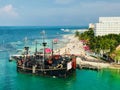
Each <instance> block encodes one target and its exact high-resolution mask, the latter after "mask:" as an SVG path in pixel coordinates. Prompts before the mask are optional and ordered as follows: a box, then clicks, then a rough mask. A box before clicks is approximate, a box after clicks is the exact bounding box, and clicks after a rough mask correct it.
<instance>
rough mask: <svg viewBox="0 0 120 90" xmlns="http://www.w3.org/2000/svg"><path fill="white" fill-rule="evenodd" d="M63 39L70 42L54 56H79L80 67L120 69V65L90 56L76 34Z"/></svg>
mask: <svg viewBox="0 0 120 90" xmlns="http://www.w3.org/2000/svg"><path fill="white" fill-rule="evenodd" d="M63 39H67V40H69V42H68V43H67V44H66V45H65V46H64V47H62V48H60V49H57V50H55V51H54V54H60V55H64V54H68V55H72V54H73V55H76V56H77V58H76V64H77V65H79V66H81V65H83V66H86V67H88V68H90V67H93V68H95V67H96V68H98V69H103V68H109V69H120V65H118V64H115V63H108V62H106V61H103V60H100V59H97V58H94V57H92V56H90V55H88V54H87V53H86V52H85V50H84V48H83V43H82V42H81V41H79V40H78V38H76V37H75V36H74V34H68V35H64V36H63Z"/></svg>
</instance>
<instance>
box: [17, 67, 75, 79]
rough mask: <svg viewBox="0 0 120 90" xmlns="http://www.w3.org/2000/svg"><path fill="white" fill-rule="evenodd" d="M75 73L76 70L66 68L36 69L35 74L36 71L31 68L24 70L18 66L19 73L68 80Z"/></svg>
mask: <svg viewBox="0 0 120 90" xmlns="http://www.w3.org/2000/svg"><path fill="white" fill-rule="evenodd" d="M75 71H76V69H73V68H72V69H69V70H67V69H66V68H61V69H36V70H35V72H34V70H33V69H31V68H23V67H20V66H17V72H20V73H27V74H32V75H39V76H47V77H59V78H66V77H69V76H71V75H73V74H74V73H75Z"/></svg>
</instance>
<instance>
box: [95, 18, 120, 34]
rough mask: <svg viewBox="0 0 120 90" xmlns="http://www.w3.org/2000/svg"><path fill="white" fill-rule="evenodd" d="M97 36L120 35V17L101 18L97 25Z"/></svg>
mask: <svg viewBox="0 0 120 90" xmlns="http://www.w3.org/2000/svg"><path fill="white" fill-rule="evenodd" d="M94 33H95V36H103V35H107V34H119V33H120V17H99V23H96V24H95V30H94Z"/></svg>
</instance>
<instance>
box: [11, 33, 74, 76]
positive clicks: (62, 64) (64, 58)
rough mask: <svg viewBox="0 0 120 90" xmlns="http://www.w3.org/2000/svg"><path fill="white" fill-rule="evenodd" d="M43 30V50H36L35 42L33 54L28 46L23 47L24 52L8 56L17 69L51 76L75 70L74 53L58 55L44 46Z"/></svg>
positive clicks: (68, 74)
mask: <svg viewBox="0 0 120 90" xmlns="http://www.w3.org/2000/svg"><path fill="white" fill-rule="evenodd" d="M44 34H45V32H43V41H42V46H43V51H42V52H39V51H37V43H36V48H35V53H34V54H29V47H27V46H25V47H24V53H23V54H21V55H12V56H11V57H10V58H11V59H14V60H15V61H16V63H17V65H16V66H17V71H18V72H22V73H28V74H34V75H42V76H52V77H68V76H70V75H71V74H73V73H74V72H75V70H76V57H75V56H74V55H68V54H64V55H60V54H54V53H53V44H54V43H57V42H56V41H55V42H53V41H52V49H50V48H46V45H47V42H45V40H44V39H45V38H44Z"/></svg>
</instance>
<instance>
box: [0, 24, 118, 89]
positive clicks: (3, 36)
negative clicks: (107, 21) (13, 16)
mask: <svg viewBox="0 0 120 90" xmlns="http://www.w3.org/2000/svg"><path fill="white" fill-rule="evenodd" d="M84 28H87V27H37V26H35V27H32V26H31V27H0V90H120V71H119V70H108V69H104V70H101V71H98V72H97V71H92V70H76V73H75V74H74V75H73V76H71V77H68V78H52V77H42V76H34V75H28V74H22V73H18V72H16V63H15V62H9V61H8V59H9V55H10V54H11V53H15V52H16V50H18V49H21V48H23V47H24V45H25V41H24V38H25V37H27V38H28V40H27V45H29V46H31V47H32V46H34V40H38V41H41V38H42V35H41V32H42V31H43V30H45V31H46V36H45V37H46V41H48V42H50V41H51V40H52V39H54V38H59V39H61V40H60V41H62V44H61V45H63V41H64V40H62V36H63V35H65V34H71V33H73V31H74V30H78V29H79V30H80V29H84ZM66 29H67V30H66ZM64 43H65V42H64ZM49 44H50V43H49ZM38 46H41V44H40V43H39V44H38ZM48 47H50V46H48ZM56 47H57V46H56Z"/></svg>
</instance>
